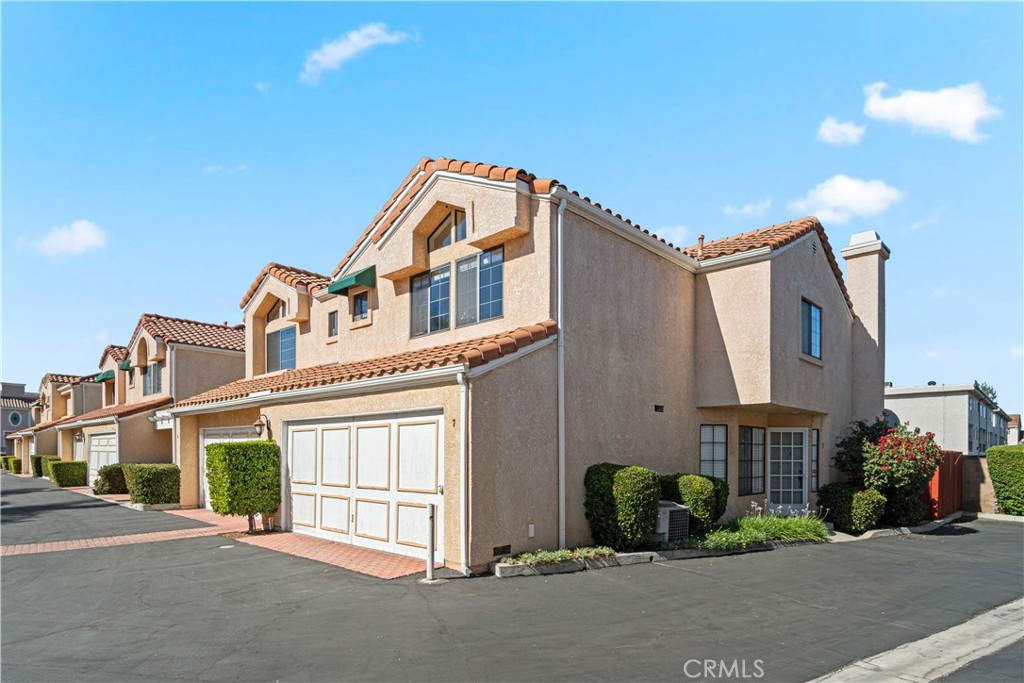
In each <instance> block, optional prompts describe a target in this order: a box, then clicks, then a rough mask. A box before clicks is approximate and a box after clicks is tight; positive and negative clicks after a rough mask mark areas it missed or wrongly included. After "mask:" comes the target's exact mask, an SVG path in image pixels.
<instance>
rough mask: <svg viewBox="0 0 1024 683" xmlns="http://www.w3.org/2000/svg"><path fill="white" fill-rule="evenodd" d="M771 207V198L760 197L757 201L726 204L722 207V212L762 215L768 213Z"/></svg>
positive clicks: (726, 213)
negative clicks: (734, 204)
mask: <svg viewBox="0 0 1024 683" xmlns="http://www.w3.org/2000/svg"><path fill="white" fill-rule="evenodd" d="M770 208H772V198H771V197H768V198H767V199H762V200H761V201H759V202H751V203H749V204H744V205H743V206H733V205H732V204H726V205H725V206H724V207H722V213H724V214H725V215H726V216H751V217H757V216H763V215H765V214H766V213H768V209H770Z"/></svg>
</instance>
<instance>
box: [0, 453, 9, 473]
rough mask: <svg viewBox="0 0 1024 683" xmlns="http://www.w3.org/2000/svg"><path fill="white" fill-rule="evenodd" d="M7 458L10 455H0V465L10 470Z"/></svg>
mask: <svg viewBox="0 0 1024 683" xmlns="http://www.w3.org/2000/svg"><path fill="white" fill-rule="evenodd" d="M8 458H10V456H8V455H4V456H0V467H2V468H3V469H5V470H7V471H10V464H9V463H10V460H9V459H8Z"/></svg>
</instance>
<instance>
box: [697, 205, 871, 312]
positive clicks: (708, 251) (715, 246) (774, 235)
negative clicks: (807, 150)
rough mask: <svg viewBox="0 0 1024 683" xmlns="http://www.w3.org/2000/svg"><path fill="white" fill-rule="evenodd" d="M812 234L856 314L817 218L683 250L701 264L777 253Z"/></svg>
mask: <svg viewBox="0 0 1024 683" xmlns="http://www.w3.org/2000/svg"><path fill="white" fill-rule="evenodd" d="M813 231H816V232H817V233H818V238H819V239H820V240H821V244H822V246H823V247H824V250H825V257H826V258H827V259H828V263H829V265H830V266H831V267H832V272H833V273H834V274H835V276H836V280H837V281H838V282H839V289H841V290H842V292H843V297H844V298H845V299H846V305H847V306H849V307H850V310H853V302H851V301H850V294H849V292H847V291H846V283H845V282H844V281H843V271H842V270H841V269H840V268H839V263H838V262H837V261H836V256H835V254H834V253H832V246H831V245H830V244H829V241H828V235H826V234H825V228H823V227H822V226H821V221H819V220H818V219H817V218H815V217H814V216H808V217H806V218H799V219H797V220H793V221H789V222H786V223H778V224H776V225H769V226H768V227H767V228H761V229H760V230H753V231H751V232H745V233H743V234H741V235H733V236H732V237H725V238H723V239H720V240H715V241H714V242H705V243H704V245H703V246H700V245H695V246H692V247H687V248H685V249H683V250H682V252H683V253H684V254H686V255H687V256H691V257H693V258H695V259H697V260H698V261H706V260H708V259H712V258H718V257H719V256H729V255H730V254H738V253H740V252H744V251H750V250H752V249H760V248H762V247H771V248H772V249H773V250H775V249H780V248H782V247H784V246H786V245H787V244H789V243H790V242H793V241H795V240H798V239H800V238H801V237H803V236H804V235H806V234H808V233H810V232H813Z"/></svg>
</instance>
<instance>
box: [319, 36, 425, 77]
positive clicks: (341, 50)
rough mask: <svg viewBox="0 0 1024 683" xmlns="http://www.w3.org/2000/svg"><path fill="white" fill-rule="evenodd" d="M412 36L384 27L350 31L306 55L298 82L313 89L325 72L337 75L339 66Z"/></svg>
mask: <svg viewBox="0 0 1024 683" xmlns="http://www.w3.org/2000/svg"><path fill="white" fill-rule="evenodd" d="M409 38H411V36H410V35H409V34H408V33H403V32H402V31H392V30H390V29H388V26H387V24H383V23H375V24H367V25H365V26H361V27H359V28H357V29H356V30H354V31H349V32H348V33H346V34H345V35H343V36H340V37H338V38H337V39H336V40H328V41H326V42H324V44H323V45H322V46H320V49H319V50H314V51H313V52H310V53H309V54H308V55H306V63H305V64H304V65H303V67H302V73H301V74H300V75H299V82H301V83H306V84H307V85H316V84H317V83H319V82H320V77H321V76H323V74H324V73H326V72H328V71H337V70H338V69H340V68H341V66H342V64H344V63H345V62H347V61H350V60H352V59H354V58H355V57H357V56H359V55H360V54H361V53H363V52H366V51H367V50H369V49H370V48H372V47H376V46H377V45H396V44H398V43H404V42H405V41H407V40H409Z"/></svg>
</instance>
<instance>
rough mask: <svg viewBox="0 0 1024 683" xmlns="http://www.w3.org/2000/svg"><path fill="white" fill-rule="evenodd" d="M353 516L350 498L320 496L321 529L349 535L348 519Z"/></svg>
mask: <svg viewBox="0 0 1024 683" xmlns="http://www.w3.org/2000/svg"><path fill="white" fill-rule="evenodd" d="M350 514H351V508H350V499H349V497H348V496H332V495H328V494H323V495H321V496H320V528H321V529H325V530H327V531H334V532H336V533H339V534H347V533H348V519H349V515H350Z"/></svg>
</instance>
